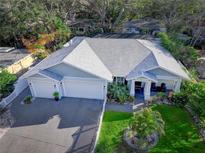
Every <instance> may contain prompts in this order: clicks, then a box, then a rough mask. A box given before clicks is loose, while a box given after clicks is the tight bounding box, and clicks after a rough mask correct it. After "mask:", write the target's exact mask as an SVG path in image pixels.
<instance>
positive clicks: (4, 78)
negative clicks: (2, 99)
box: [0, 71, 17, 96]
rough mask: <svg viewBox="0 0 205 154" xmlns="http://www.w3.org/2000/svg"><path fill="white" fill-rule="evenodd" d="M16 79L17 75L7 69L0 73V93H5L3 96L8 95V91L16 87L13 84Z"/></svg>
mask: <svg viewBox="0 0 205 154" xmlns="http://www.w3.org/2000/svg"><path fill="white" fill-rule="evenodd" d="M16 79H17V77H16V75H14V74H10V73H9V72H7V71H2V72H1V73H0V93H1V94H3V96H5V95H8V93H10V92H11V91H12V90H13V89H14V87H13V84H14V82H15V81H16Z"/></svg>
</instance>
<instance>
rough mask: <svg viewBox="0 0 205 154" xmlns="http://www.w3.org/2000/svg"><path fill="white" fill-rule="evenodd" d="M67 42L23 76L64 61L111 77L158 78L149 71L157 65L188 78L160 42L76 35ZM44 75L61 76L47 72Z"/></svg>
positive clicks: (99, 74)
mask: <svg viewBox="0 0 205 154" xmlns="http://www.w3.org/2000/svg"><path fill="white" fill-rule="evenodd" d="M65 46H67V47H64V48H62V49H60V50H58V51H56V52H55V53H53V54H51V55H50V56H49V57H48V58H46V59H45V60H43V61H42V62H41V63H39V64H38V65H36V66H35V67H34V68H33V69H31V70H29V71H28V72H27V73H26V74H24V75H23V78H26V77H29V76H31V75H34V74H36V73H38V72H40V71H42V70H45V69H47V68H49V67H51V66H54V65H57V64H59V63H62V62H64V63H67V64H69V65H71V66H73V67H76V68H78V69H81V70H83V71H85V72H88V73H90V74H93V75H95V76H98V77H100V78H103V79H106V80H108V81H111V80H112V76H119V77H127V78H128V79H129V78H133V77H136V76H140V75H142V76H144V77H147V78H150V79H152V80H155V79H156V78H155V76H153V75H152V74H150V73H148V72H146V71H148V70H150V69H153V68H157V67H159V68H162V69H164V70H166V71H168V72H170V73H173V74H175V75H177V76H181V77H182V78H184V79H189V77H188V75H187V74H186V73H185V72H184V70H183V69H182V68H181V66H180V65H179V64H178V63H177V61H176V60H175V59H174V58H173V57H172V56H171V54H170V53H168V52H167V51H166V50H164V48H162V47H161V46H160V45H159V43H154V42H150V41H147V40H140V39H137V40H136V39H105V38H85V37H75V38H73V39H72V40H71V41H70V42H69V43H67V44H66V45H65ZM44 75H47V76H49V77H53V78H55V79H56V78H58V79H60V78H59V77H56V76H55V75H53V74H52V75H51V74H49V73H48V72H46V74H45V72H44Z"/></svg>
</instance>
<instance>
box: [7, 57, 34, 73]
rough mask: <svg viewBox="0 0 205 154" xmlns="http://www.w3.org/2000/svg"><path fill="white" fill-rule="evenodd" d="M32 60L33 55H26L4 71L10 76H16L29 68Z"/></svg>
mask: <svg viewBox="0 0 205 154" xmlns="http://www.w3.org/2000/svg"><path fill="white" fill-rule="evenodd" d="M34 60H35V59H34V56H33V55H28V56H26V57H25V58H23V59H21V60H20V61H18V62H16V63H14V64H13V65H11V66H9V67H7V68H6V70H7V71H8V72H10V73H12V74H17V73H19V72H20V71H22V70H23V69H26V68H28V67H29V66H31V65H32V64H33V62H34Z"/></svg>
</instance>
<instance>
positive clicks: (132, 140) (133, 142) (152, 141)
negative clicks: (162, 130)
mask: <svg viewBox="0 0 205 154" xmlns="http://www.w3.org/2000/svg"><path fill="white" fill-rule="evenodd" d="M129 132H130V129H129V128H127V129H126V130H125V131H124V135H123V140H124V141H125V143H126V144H127V145H128V146H129V148H130V149H131V150H133V151H135V152H148V150H149V149H150V148H152V147H154V146H155V145H156V144H157V143H158V140H159V136H158V135H157V133H154V134H152V135H150V136H149V137H146V138H145V139H144V142H147V144H148V146H145V147H143V148H142V147H140V146H139V145H137V142H140V139H139V138H138V137H137V136H135V137H129V135H128V134H129Z"/></svg>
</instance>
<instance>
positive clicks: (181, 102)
mask: <svg viewBox="0 0 205 154" xmlns="http://www.w3.org/2000/svg"><path fill="white" fill-rule="evenodd" d="M172 102H173V103H174V104H175V105H177V106H180V107H184V106H185V105H186V104H187V103H188V97H187V94H185V93H183V92H178V93H174V95H173V97H172Z"/></svg>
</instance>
